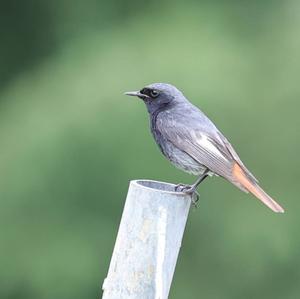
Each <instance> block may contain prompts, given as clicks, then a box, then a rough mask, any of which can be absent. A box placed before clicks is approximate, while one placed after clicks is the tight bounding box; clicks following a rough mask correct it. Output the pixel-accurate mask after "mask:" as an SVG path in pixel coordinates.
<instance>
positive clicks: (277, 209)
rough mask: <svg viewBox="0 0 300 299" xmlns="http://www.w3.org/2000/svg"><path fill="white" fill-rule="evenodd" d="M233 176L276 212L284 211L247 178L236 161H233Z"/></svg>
mask: <svg viewBox="0 0 300 299" xmlns="http://www.w3.org/2000/svg"><path fill="white" fill-rule="evenodd" d="M233 176H234V178H235V180H236V181H238V182H239V183H240V184H241V185H242V186H243V187H244V188H245V189H247V190H248V191H249V192H251V193H252V194H253V195H254V196H256V197H257V198H258V199H259V200H261V201H262V202H263V203H264V204H265V205H266V206H267V207H269V208H270V209H271V210H273V211H274V212H276V213H284V209H283V208H282V207H281V206H280V205H279V204H278V203H277V202H276V201H275V200H273V199H272V198H271V197H270V196H269V195H268V194H267V193H266V192H265V191H264V190H263V189H261V188H260V187H259V186H258V185H257V184H255V183H254V182H251V180H250V179H249V178H247V176H246V174H245V172H244V171H243V169H242V168H241V167H240V166H239V164H238V163H235V164H234V166H233Z"/></svg>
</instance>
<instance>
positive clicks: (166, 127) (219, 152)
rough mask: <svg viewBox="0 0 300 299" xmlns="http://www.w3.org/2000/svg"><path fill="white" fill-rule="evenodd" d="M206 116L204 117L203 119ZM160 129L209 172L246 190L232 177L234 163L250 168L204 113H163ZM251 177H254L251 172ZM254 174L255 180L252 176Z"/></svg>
mask: <svg viewBox="0 0 300 299" xmlns="http://www.w3.org/2000/svg"><path fill="white" fill-rule="evenodd" d="M203 117H205V119H203ZM156 126H157V129H158V130H159V131H160V133H161V134H162V135H163V136H164V138H166V139H167V140H169V141H170V142H172V144H174V145H175V146H176V147H177V148H179V149H180V150H182V151H184V152H185V153H186V154H188V155H189V156H191V157H192V158H193V159H194V160H196V161H197V162H199V163H200V164H202V165H204V166H206V167H207V168H208V169H209V170H210V171H212V172H214V173H216V174H217V175H220V176H222V177H225V178H226V179H228V180H230V181H231V182H233V183H234V184H235V185H237V187H239V188H240V189H242V190H243V191H246V190H245V188H243V186H241V184H239V182H237V181H236V180H235V178H234V176H233V167H234V164H235V163H238V164H240V165H241V167H242V168H243V169H244V168H245V170H246V171H245V172H246V173H247V175H248V170H247V169H246V167H245V166H244V165H243V163H242V161H241V160H240V158H239V157H238V155H237V153H236V152H235V151H234V149H233V147H232V146H231V145H230V143H229V142H228V141H227V139H226V138H225V137H224V136H223V135H222V134H221V133H220V132H219V131H218V130H217V128H216V127H215V126H214V125H213V124H212V123H211V122H210V120H209V119H208V118H206V116H204V115H202V114H201V115H195V116H194V117H193V115H190V116H188V117H187V116H186V115H185V116H183V115H181V114H180V113H179V114H175V113H164V114H162V115H161V116H160V115H159V116H158V117H157V120H156ZM249 176H250V177H251V180H255V178H254V177H253V176H252V175H251V174H250V172H249ZM252 177H253V179H252Z"/></svg>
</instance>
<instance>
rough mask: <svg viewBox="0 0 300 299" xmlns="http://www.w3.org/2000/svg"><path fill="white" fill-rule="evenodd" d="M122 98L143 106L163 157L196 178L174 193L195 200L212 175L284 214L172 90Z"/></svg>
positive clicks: (153, 88)
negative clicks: (187, 194) (135, 98)
mask: <svg viewBox="0 0 300 299" xmlns="http://www.w3.org/2000/svg"><path fill="white" fill-rule="evenodd" d="M125 94H126V95H128V96H134V97H138V98H139V99H141V100H142V101H143V102H144V103H145V104H146V107H147V111H148V114H149V117H150V129H151V132H152V135H153V137H154V139H155V141H156V143H157V145H158V147H159V148H160V150H161V152H162V154H163V155H164V156H165V157H166V158H167V159H168V160H169V161H170V162H171V163H172V164H174V165H175V166H176V167H177V168H179V169H181V170H183V171H185V172H187V173H189V174H193V175H196V176H198V178H197V180H196V181H195V183H194V184H192V185H184V184H178V185H177V186H176V191H180V192H186V193H189V194H197V198H198V196H199V194H198V192H197V187H198V186H199V184H200V183H201V182H203V181H204V179H206V178H207V177H211V176H214V175H215V176H220V177H223V178H224V179H226V180H227V181H229V182H230V183H232V184H233V185H235V186H236V187H237V188H239V189H240V190H242V191H244V192H246V193H249V192H250V193H252V195H254V196H255V197H256V198H258V199H259V200H260V201H261V202H262V203H264V204H265V205H266V206H267V207H269V208H270V209H271V210H273V211H274V212H276V213H283V212H284V209H283V208H282V207H281V206H280V205H279V204H278V203H277V202H276V201H275V200H274V199H273V198H272V197H271V196H269V195H268V194H267V193H266V192H265V191H264V190H263V189H262V188H261V187H260V186H259V184H258V180H257V179H256V178H255V177H254V175H253V174H252V173H251V172H250V171H249V170H248V169H247V168H246V166H245V165H244V164H243V162H242V160H241V159H240V157H239V155H238V154H237V152H236V151H235V149H234V148H233V146H232V145H231V143H230V142H229V141H228V140H227V138H226V137H225V136H224V135H223V134H222V133H221V132H220V131H219V129H218V128H217V127H216V126H215V125H214V123H213V122H212V121H211V120H210V119H209V118H208V117H207V116H206V115H205V114H204V113H203V112H202V111H201V110H200V109H199V108H198V107H196V106H195V105H193V104H192V103H191V102H190V101H189V100H188V99H187V98H186V97H185V96H184V94H183V93H182V92H181V91H180V90H179V89H177V88H176V87H175V86H173V85H171V84H168V83H152V84H149V85H147V86H145V87H143V88H142V89H141V90H139V91H131V92H126V93H125Z"/></svg>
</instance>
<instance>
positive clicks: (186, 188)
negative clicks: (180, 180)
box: [175, 169, 209, 207]
mask: <svg viewBox="0 0 300 299" xmlns="http://www.w3.org/2000/svg"><path fill="white" fill-rule="evenodd" d="M208 171H209V170H208V169H206V170H205V171H204V172H203V174H202V175H201V176H199V178H198V179H197V181H196V182H195V183H194V184H193V185H184V184H178V185H176V187H175V190H176V191H179V192H185V193H188V194H192V203H193V205H194V206H195V207H197V201H198V200H199V198H200V195H199V193H198V192H197V191H196V189H197V187H198V186H199V185H200V183H201V182H203V181H204V180H205V179H206V178H207V176H208Z"/></svg>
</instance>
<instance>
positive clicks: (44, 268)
mask: <svg viewBox="0 0 300 299" xmlns="http://www.w3.org/2000/svg"><path fill="white" fill-rule="evenodd" d="M0 43H1V46H0V140H1V150H0V192H1V194H0V252H1V255H0V297H1V298H7V299H15V298H18V299H19V298H22V299H27V298H28V299H29V298H30V299H35V298H39V299H41V298H45V299H53V298H59V299H67V298H73V299H77V298H78V299H82V298H99V297H100V296H101V285H102V282H103V279H104V277H105V276H106V273H107V270H108V265H109V261H110V257H111V253H112V249H113V245H114V242H115V238H116V233H117V229H118V225H119V221H120V216H121V213H122V208H123V205H124V200H125V197H126V192H127V188H128V182H129V180H131V179H137V178H148V179H155V180H164V181H169V182H174V183H176V182H186V183H191V182H193V180H194V179H195V178H194V177H191V176H189V175H186V174H184V173H182V172H181V171H179V170H177V169H175V168H174V167H173V166H172V165H170V164H169V162H168V161H166V160H165V158H164V157H163V156H162V155H161V154H160V153H159V150H158V149H157V147H156V145H155V144H154V141H153V140H152V136H151V135H150V132H149V129H148V117H147V114H146V110H145V107H144V105H143V103H142V102H139V101H138V100H135V99H133V98H128V97H125V96H123V92H124V91H128V90H134V89H139V88H141V87H143V86H144V85H146V84H149V83H152V82H169V83H172V84H174V85H176V86H178V87H179V88H180V89H182V90H183V91H184V92H185V94H186V95H187V96H188V97H189V98H190V99H191V100H192V101H193V103H195V104H196V105H198V106H199V107H201V108H202V109H203V110H204V111H205V112H206V113H207V114H208V115H209V117H211V118H212V120H214V122H215V123H216V124H217V125H218V126H219V128H221V130H222V131H223V133H224V134H225V135H226V136H227V137H228V138H229V140H231V142H232V143H233V144H234V145H235V147H236V149H237V151H238V152H239V154H240V155H241V157H242V158H243V160H244V162H245V164H246V165H247V166H248V167H249V168H250V169H251V171H252V172H253V173H255V175H256V176H257V177H258V178H259V179H260V181H261V183H262V186H263V187H265V189H266V190H267V191H268V192H269V193H270V194H271V195H273V196H274V197H275V198H276V199H278V201H279V202H280V203H281V204H282V205H283V206H284V207H285V208H286V213H285V214H284V215H277V214H274V213H272V212H271V211H270V210H268V209H267V208H265V207H264V206H262V205H261V204H260V203H258V201H256V200H254V199H253V198H252V197H251V196H250V195H246V194H243V193H242V192H240V191H239V190H238V189H236V188H234V187H233V186H231V185H230V184H228V183H227V182H225V181H224V180H222V179H221V178H213V179H210V180H208V181H206V182H205V184H203V185H201V188H200V193H201V201H200V204H199V206H200V207H199V208H198V209H196V210H195V209H194V210H192V211H191V214H190V217H189V220H188V223H187V228H186V232H185V237H184V241H183V246H182V249H181V252H180V257H179V261H178V265H177V268H176V273H175V277H174V280H173V285H172V289H171V293H170V298H172V299H179V298H185V299H192V298H206V299H214V298H216V299H218V298H230V299H232V298H249V299H250V298H273V299H276V298H280V299H282V298H288V299H290V298H293V299H294V298H300V284H299V281H300V239H299V226H300V218H299V214H298V208H299V207H300V203H299V200H298V197H299V196H298V191H297V185H299V181H298V180H299V166H300V165H299V151H300V140H299V137H300V136H299V125H300V119H299V109H300V102H299V97H300V84H299V75H300V2H299V1H297V0H286V1H271V0H264V1H261V0H254V1H237V0H230V1H208V0H207V1H163V2H162V1H158V0H157V1H147V2H143V1H137V0H131V1H120V0H113V1H96V0H86V1H84V0H75V1H67V0H60V1H58V0H54V1H42V0H27V1H16V0H12V1H1V9H0Z"/></svg>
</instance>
